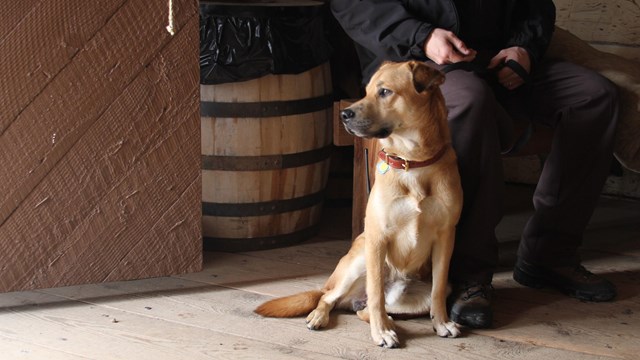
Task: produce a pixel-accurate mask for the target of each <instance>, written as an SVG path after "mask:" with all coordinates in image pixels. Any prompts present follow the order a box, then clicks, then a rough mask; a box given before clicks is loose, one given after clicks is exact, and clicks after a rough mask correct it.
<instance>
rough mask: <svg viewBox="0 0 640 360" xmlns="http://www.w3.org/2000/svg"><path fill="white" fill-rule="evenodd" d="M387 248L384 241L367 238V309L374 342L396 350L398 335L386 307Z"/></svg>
mask: <svg viewBox="0 0 640 360" xmlns="http://www.w3.org/2000/svg"><path fill="white" fill-rule="evenodd" d="M386 246H387V245H386V242H385V241H384V240H383V239H379V238H371V239H370V238H369V237H367V242H366V244H365V254H366V255H365V257H366V264H367V307H368V309H369V325H370V327H371V337H372V338H373V341H374V342H375V343H376V344H377V345H379V346H384V347H388V348H394V347H397V346H398V344H399V342H398V335H397V334H396V332H395V327H394V324H393V320H391V318H390V317H389V316H388V315H387V312H386V309H385V306H384V280H385V279H384V277H385V271H384V267H385V261H386V257H387V248H386Z"/></svg>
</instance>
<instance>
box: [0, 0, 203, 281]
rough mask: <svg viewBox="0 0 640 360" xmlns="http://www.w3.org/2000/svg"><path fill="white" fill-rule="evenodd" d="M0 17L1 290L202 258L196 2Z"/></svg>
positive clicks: (193, 263) (133, 0)
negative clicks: (170, 17)
mask: <svg viewBox="0 0 640 360" xmlns="http://www.w3.org/2000/svg"><path fill="white" fill-rule="evenodd" d="M167 3H168V2H167V1H166V0H47V1H34V0H23V1H10V2H6V3H4V4H3V8H2V11H1V12H0V54H2V55H1V56H0V69H1V70H0V291H14V290H23V289H29V288H42V287H53V286H64V285H71V284H79V283H94V282H102V281H114V280H123V279H134V278H143V277H153V276H163V275H169V274H175V273H184V272H189V271H196V270H198V269H200V267H201V259H202V251H201V247H202V244H201V240H200V236H201V235H200V191H201V188H200V186H201V185H200V161H199V160H200V133H199V129H200V125H199V96H198V95H199V94H198V42H199V36H198V7H197V1H196V0H175V1H173V3H174V8H173V10H174V15H175V29H176V33H175V35H174V36H172V35H171V34H169V33H168V31H167V30H166V26H167V24H168V14H169V8H168V5H167Z"/></svg>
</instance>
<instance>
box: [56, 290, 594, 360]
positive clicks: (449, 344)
mask: <svg viewBox="0 0 640 360" xmlns="http://www.w3.org/2000/svg"><path fill="white" fill-rule="evenodd" d="M178 280H179V279H175V281H178ZM120 284H121V285H120V286H117V287H110V288H103V289H101V290H94V291H97V292H98V293H101V295H102V297H101V298H93V299H91V300H87V299H84V300H82V301H88V302H90V303H91V304H93V305H96V306H105V307H108V308H110V309H118V310H121V311H125V312H128V313H132V314H135V315H140V316H153V317H157V318H161V319H164V320H166V321H171V322H176V323H178V324H180V325H185V326H194V327H196V328H204V329H207V330H210V331H214V332H221V333H224V334H230V335H233V336H237V337H244V338H248V339H251V340H252V341H257V342H259V343H271V344H273V346H275V347H276V348H291V349H294V350H295V351H300V352H305V353H309V354H322V355H326V356H334V357H338V358H371V359H376V358H380V359H382V358H386V357H387V356H393V358H398V359H405V358H406V359H414V358H416V356H419V355H420V354H424V353H427V352H428V353H431V354H434V355H437V356H438V357H440V358H443V359H460V358H464V359H502V358H504V359H509V358H512V356H515V355H517V356H518V357H519V358H523V359H527V358H530V359H537V358H540V357H541V356H542V357H545V356H561V358H563V359H585V358H586V359H589V358H591V357H589V356H586V355H585V354H583V353H581V352H572V351H566V350H561V349H550V348H545V347H542V346H538V347H534V346H531V345H529V344H526V343H524V344H523V343H518V342H515V341H505V340H497V339H490V338H489V339H487V338H485V337H482V336H473V337H471V336H469V337H466V338H461V339H440V338H438V337H437V336H436V335H435V334H434V333H433V332H432V331H431V326H430V323H429V321H428V320H425V321H423V322H398V327H399V332H400V334H402V335H404V338H405V340H406V345H405V347H404V348H403V349H398V350H385V349H380V348H377V347H375V346H374V345H373V344H372V343H371V341H370V339H369V332H368V325H367V324H365V323H363V322H361V321H360V320H359V319H357V317H356V316H355V315H353V314H345V313H338V314H337V315H336V316H334V317H333V320H332V324H330V329H329V330H326V331H318V332H311V331H307V330H306V328H305V325H304V321H303V320H302V319H264V318H261V317H258V316H257V315H255V314H253V313H252V312H251V310H252V309H253V308H254V307H255V305H257V304H258V303H260V302H261V301H263V300H264V299H266V298H265V297H263V296H260V295H256V294H251V293H248V292H243V291H239V290H235V289H225V288H216V287H205V288H191V289H184V288H183V289H182V290H180V291H177V292H175V293H171V292H168V293H167V292H165V293H153V292H151V293H146V294H138V295H131V296H128V295H122V294H123V293H127V292H128V291H139V290H140V289H141V288H142V289H144V290H147V289H148V288H147V287H146V285H145V284H131V283H120ZM101 287H102V286H101ZM127 288H129V289H130V290H127ZM75 291H77V290H75ZM50 293H55V294H57V295H60V296H64V297H69V298H77V299H80V298H86V296H87V294H86V290H83V291H81V292H76V293H75V294H74V291H71V292H70V291H69V290H65V289H62V290H52V291H51V292H50ZM108 293H111V294H112V295H113V296H107V294H108ZM116 294H120V295H116ZM149 308H150V309H149ZM150 314H153V315H150ZM327 344H335V345H333V346H327ZM468 349H476V350H481V351H478V353H476V352H475V351H467V350H468ZM389 351H392V352H389ZM488 354H491V355H488ZM594 358H596V357H594Z"/></svg>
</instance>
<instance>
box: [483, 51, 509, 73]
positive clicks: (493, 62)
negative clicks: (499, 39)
mask: <svg viewBox="0 0 640 360" xmlns="http://www.w3.org/2000/svg"><path fill="white" fill-rule="evenodd" d="M505 59H506V55H504V53H503V52H502V51H500V52H499V53H498V54H497V55H496V56H494V57H493V58H492V59H491V61H489V65H488V66H487V68H489V69H493V68H495V67H496V66H498V65H500V64H502V63H504V62H505Z"/></svg>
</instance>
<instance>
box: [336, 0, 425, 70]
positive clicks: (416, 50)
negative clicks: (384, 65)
mask: <svg viewBox="0 0 640 360" xmlns="http://www.w3.org/2000/svg"><path fill="white" fill-rule="evenodd" d="M331 12H332V13H333V15H334V16H335V18H336V19H337V20H338V22H339V23H340V25H341V26H342V28H343V29H344V31H345V32H346V33H347V34H348V35H349V36H350V37H351V38H352V39H353V40H354V41H355V42H357V43H358V44H360V45H361V46H362V47H364V48H366V49H367V50H369V51H371V52H372V53H374V54H376V56H378V57H382V58H385V59H387V60H393V61H405V60H410V59H426V54H425V53H424V49H423V44H424V41H425V39H426V38H427V37H428V36H429V34H430V33H431V31H432V30H433V29H434V26H433V25H431V24H429V23H426V22H424V21H422V20H420V19H418V18H416V17H414V16H413V15H411V14H410V13H409V12H408V11H407V10H406V8H405V7H404V5H403V3H402V1H400V0H332V1H331Z"/></svg>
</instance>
